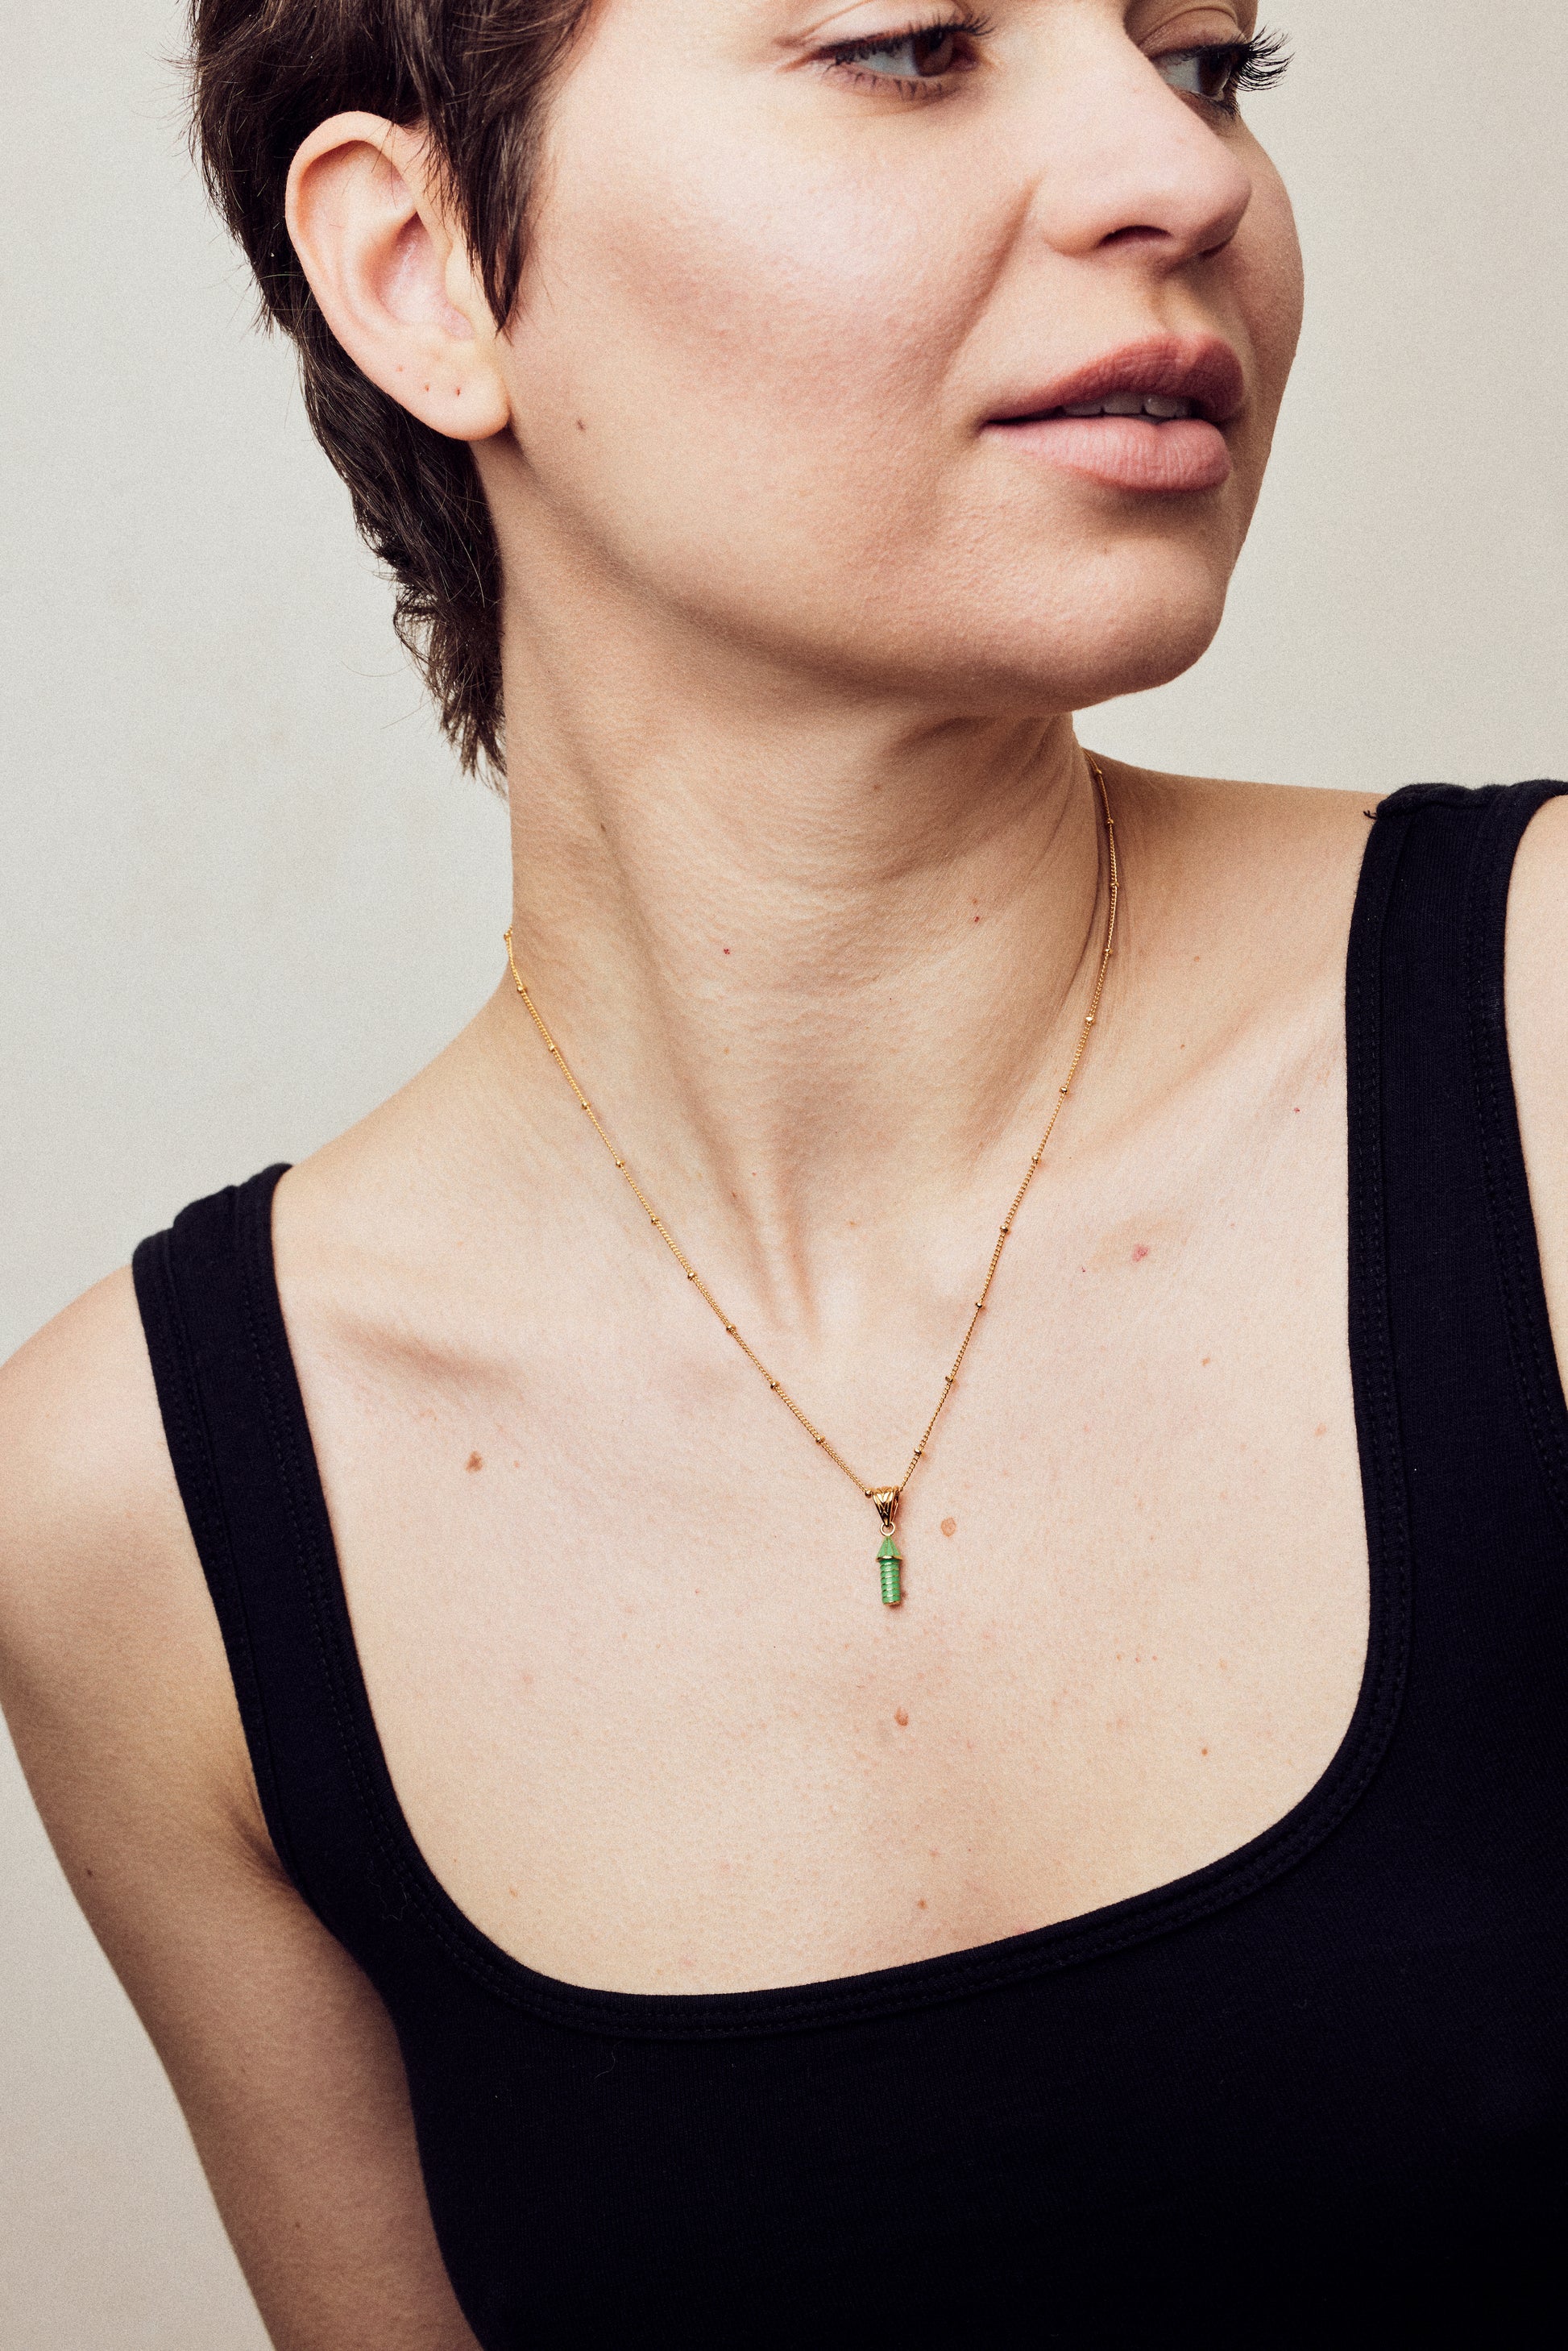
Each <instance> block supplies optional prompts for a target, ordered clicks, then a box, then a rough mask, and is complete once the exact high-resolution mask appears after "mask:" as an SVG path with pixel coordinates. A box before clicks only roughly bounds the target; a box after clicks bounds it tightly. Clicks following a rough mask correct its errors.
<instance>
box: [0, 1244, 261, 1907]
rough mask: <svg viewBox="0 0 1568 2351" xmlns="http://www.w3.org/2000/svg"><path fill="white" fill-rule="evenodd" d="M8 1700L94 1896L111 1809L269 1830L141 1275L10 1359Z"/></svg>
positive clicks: (1, 1574)
mask: <svg viewBox="0 0 1568 2351" xmlns="http://www.w3.org/2000/svg"><path fill="white" fill-rule="evenodd" d="M0 1699H3V1700H4V1704H5V1713H6V1716H7V1719H8V1720H9V1722H10V1725H11V1729H12V1731H13V1734H14V1736H15V1738H16V1745H17V1749H18V1751H19V1753H20V1755H21V1758H22V1762H23V1766H24V1769H25V1770H26V1773H27V1776H28V1779H29V1781H30V1782H31V1784H32V1786H33V1790H34V1793H35V1795H36V1798H37V1801H38V1803H39V1806H40V1809H41V1810H42V1812H43V1813H44V1816H45V1820H46V1823H47V1826H48V1828H49V1830H50V1834H51V1835H52V1836H53V1838H54V1841H55V1844H56V1847H57V1851H58V1852H59V1855H60V1858H61V1861H62V1862H63V1863H64V1865H65V1866H66V1869H67V1875H68V1876H71V1878H72V1881H73V1885H74V1886H75V1887H76V1891H77V1893H78V1898H81V1897H82V1896H83V1894H84V1886H83V1883H82V1882H80V1873H81V1870H82V1869H84V1868H85V1867H86V1866H87V1865H86V1863H85V1861H80V1860H79V1858H78V1847H79V1846H80V1845H81V1844H82V1840H83V1837H84V1836H87V1835H89V1834H90V1832H89V1830H88V1822H87V1820H86V1818H83V1817H78V1815H79V1814H82V1813H84V1811H85V1812H90V1811H91V1810H92V1808H93V1807H95V1806H103V1805H112V1806H114V1807H117V1808H118V1807H120V1806H124V1805H140V1806H142V1807H143V1808H151V1812H153V1813H156V1812H157V1811H158V1810H159V1809H160V1808H161V1807H165V1806H168V1807H172V1806H175V1805H179V1806H182V1807H183V1808H184V1810H185V1813H186V1818H185V1821H184V1823H183V1825H184V1827H185V1829H187V1830H188V1829H189V1827H190V1825H191V1821H190V1817H189V1815H190V1813H191V1810H192V1806H193V1805H194V1804H200V1803H202V1802H205V1803H206V1804H207V1805H208V1807H209V1809H210V1811H211V1813H212V1815H213V1827H214V1831H215V1832H216V1831H217V1829H218V1826H219V1823H220V1819H224V1820H226V1822H227V1824H228V1826H229V1827H230V1828H231V1829H236V1828H238V1829H243V1830H254V1828H255V1827H257V1826H259V1820H260V1814H259V1807H258V1806H257V1805H256V1802H255V1798H254V1783H252V1782H250V1778H249V1771H248V1766H247V1764H246V1761H245V1757H244V1740H243V1734H242V1733H241V1732H240V1730H239V1726H238V1719H237V1709H236V1708H234V1699H233V1693H232V1689H231V1687H230V1684H229V1679H228V1673H227V1667H226V1664H225V1660H224V1658H223V1648H222V1642H221V1638H220V1636H219V1634H218V1630H217V1625H216V1622H215V1619H214V1617H213V1610H212V1605H211V1603H210V1601H209V1599H208V1596H207V1592H206V1587H205V1583H204V1580H203V1578H202V1571H201V1566H200V1563H199V1562H198V1561H197V1558H196V1555H195V1549H194V1545H193V1544H192V1540H191V1535H190V1531H189V1530H188V1528H187V1526H186V1522H185V1515H184V1510H183V1509H182V1504H181V1500H180V1496H179V1491H178V1489H177V1487H176V1485H175V1482H174V1474H173V1470H172V1468H171V1463H170V1460H169V1456H168V1451H167V1449H166V1447H165V1446H164V1442H163V1433H162V1424H161V1416H160V1413H159V1408H158V1399H157V1395H156V1393H155V1391H154V1387H153V1382H152V1373H151V1365H150V1364H149V1362H148V1357H147V1350H146V1346H145V1344H144V1343H143V1339H142V1334H141V1323H140V1315H139V1313H138V1311H137V1305H136V1298H135V1292H134V1290H133V1286H132V1282H131V1277H130V1272H129V1271H128V1270H127V1271H121V1272H119V1273H116V1274H113V1275H111V1276H110V1277H109V1280H106V1281H102V1282H99V1284H98V1285H97V1287H96V1288H95V1289H93V1290H88V1292H87V1293H86V1295H85V1296H84V1297H82V1298H79V1299H78V1301H76V1303H75V1304H74V1305H72V1306H69V1307H67V1309H66V1311H65V1312H64V1313H63V1314H60V1315H57V1317H56V1319H55V1320H54V1321H53V1322H50V1323H48V1324H47V1326H46V1327H45V1329H44V1330H42V1331H41V1332H39V1333H38V1334H37V1336H36V1338H34V1339H32V1340H30V1341H29V1342H28V1343H27V1344H26V1346H25V1347H23V1348H22V1349H21V1351H20V1352H19V1353H17V1354H16V1355H14V1356H13V1357H12V1358H11V1360H10V1362H9V1363H7V1364H5V1365H4V1366H3V1367H0ZM236 1742H237V1743H236ZM143 1825H144V1826H148V1825H151V1823H143ZM91 1907H92V1904H91V1901H90V1899H89V1901H88V1908H89V1911H90V1910H91ZM96 1923H97V1920H96V1919H95V1924H96Z"/></svg>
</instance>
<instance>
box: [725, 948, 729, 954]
mask: <svg viewBox="0 0 1568 2351" xmlns="http://www.w3.org/2000/svg"><path fill="white" fill-rule="evenodd" d="M729 952H730V950H729V948H728V947H726V948H725V949H724V953H725V954H726V955H728V954H729Z"/></svg>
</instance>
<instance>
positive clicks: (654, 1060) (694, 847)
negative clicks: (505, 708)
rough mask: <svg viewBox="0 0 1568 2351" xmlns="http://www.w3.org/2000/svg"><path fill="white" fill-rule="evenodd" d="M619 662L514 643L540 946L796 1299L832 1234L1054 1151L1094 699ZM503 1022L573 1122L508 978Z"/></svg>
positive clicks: (611, 1066)
mask: <svg viewBox="0 0 1568 2351" xmlns="http://www.w3.org/2000/svg"><path fill="white" fill-rule="evenodd" d="M622 666H623V665H621V664H607V665H606V666H605V667H604V668H601V670H600V671H599V673H598V674H597V675H596V676H595V677H594V678H593V679H592V680H591V681H590V680H587V679H584V678H582V677H580V676H579V677H577V678H576V679H574V680H573V681H572V690H571V692H570V693H567V692H566V690H565V688H564V682H563V681H562V680H561V678H560V677H559V675H558V674H553V673H551V672H548V671H546V670H545V668H544V666H543V665H542V664H539V663H538V662H537V660H530V659H527V658H525V657H524V654H523V653H521V652H516V653H514V655H513V658H512V662H511V667H510V672H509V675H508V679H507V701H508V705H509V707H510V708H512V709H513V710H522V711H525V712H526V714H527V717H526V723H525V725H517V726H514V727H513V729H512V730H511V737H510V739H511V742H512V745H513V746H514V749H513V753H512V761H511V765H512V786H511V802H512V823H513V853H514V935H515V942H516V956H517V962H518V966H519V967H520V969H521V970H522V972H523V973H524V977H525V978H526V980H527V984H528V987H529V990H530V993H531V995H532V997H533V998H534V1000H535V1003H536V1005H537V1006H538V1008H539V1011H540V1013H541V1014H542V1016H543V1017H544V1019H545V1020H546V1021H547V1022H548V1024H549V1026H550V1028H551V1029H552V1031H553V1032H554V1034H555V1036H556V1040H558V1042H559V1044H560V1047H561V1050H562V1051H563V1053H564V1054H565V1056H566V1059H567V1061H569V1062H570V1063H571V1064H572V1067H573V1069H574V1071H575V1073H576V1077H577V1079H578V1081H579V1082H580V1083H581V1085H582V1086H583V1088H584V1090H585V1092H587V1095H588V1096H589V1098H590V1100H591V1101H592V1102H593V1103H594V1106H595V1109H596V1110H597V1113H599V1115H600V1117H601V1118H602V1119H603V1120H604V1122H605V1124H606V1126H607V1128H608V1129H609V1131H610V1132H611V1134H614V1135H615V1137H616V1139H617V1142H618V1147H619V1148H620V1149H621V1150H622V1151H624V1153H625V1155H626V1156H627V1158H628V1161H629V1163H630V1164H631V1165H632V1166H633V1167H634V1168H635V1169H636V1170H637V1171H638V1173H639V1176H640V1178H641V1179H642V1180H643V1182H644V1183H645V1185H646V1186H648V1188H649V1191H650V1192H651V1193H652V1195H653V1196H655V1198H656V1199H658V1201H659V1205H660V1206H661V1207H663V1208H665V1210H666V1211H667V1213H668V1214H669V1215H670V1218H671V1221H672V1222H673V1223H674V1224H676V1226H677V1227H678V1228H680V1230H681V1231H682V1232H683V1233H684V1234H685V1236H686V1238H687V1239H688V1240H689V1241H690V1243H691V1246H692V1247H693V1249H696V1248H698V1247H699V1246H700V1245H701V1246H705V1247H709V1248H714V1247H722V1249H724V1250H725V1251H726V1253H727V1255H729V1257H730V1259H731V1261H732V1262H733V1261H734V1259H735V1255H736V1253H737V1252H739V1253H741V1254H742V1255H743V1256H744V1257H745V1259H747V1260H748V1263H747V1273H748V1279H749V1280H752V1282H753V1284H754V1285H755V1286H756V1287H757V1289H758V1290H759V1291H760V1292H765V1293H766V1294H767V1295H768V1298H769V1301H770V1304H771V1305H772V1307H773V1308H774V1310H775V1311H780V1312H784V1313H787V1314H790V1315H791V1316H792V1317H794V1315H797V1314H799V1313H801V1312H802V1311H805V1301H806V1300H808V1299H809V1297H810V1295H811V1294H812V1292H813V1290H814V1289H815V1288H816V1287H817V1286H818V1284H819V1281H820V1278H821V1267H820V1264H819V1263H818V1262H817V1260H818V1259H820V1256H821V1253H822V1249H824V1248H830V1247H833V1246H835V1245H836V1244H835V1242H834V1241H833V1239H832V1238H831V1237H833V1236H842V1235H843V1234H844V1233H845V1232H846V1230H848V1231H849V1232H850V1233H851V1234H853V1233H855V1232H857V1231H860V1232H876V1231H881V1232H884V1233H886V1234H888V1236H889V1237H890V1238H889V1241H888V1247H889V1248H890V1249H897V1248H898V1246H899V1245H903V1246H906V1247H907V1246H908V1245H909V1242H910V1240H911V1239H913V1238H915V1236H916V1232H917V1230H918V1228H919V1226H920V1224H921V1223H922V1222H923V1221H925V1220H927V1219H929V1220H931V1221H932V1222H933V1223H935V1222H937V1221H938V1220H940V1221H943V1222H945V1221H947V1220H950V1219H951V1218H952V1217H954V1215H955V1214H963V1213H964V1212H965V1210H966V1209H967V1207H968V1204H969V1196H970V1194H971V1188H973V1187H981V1186H985V1187H989V1189H991V1190H994V1189H995V1188H996V1179H997V1177H998V1175H1000V1174H1001V1166H1000V1163H1001V1162H1002V1160H1003V1159H1004V1158H1005V1159H1008V1160H1009V1163H1010V1162H1011V1158H1012V1157H1014V1156H1017V1155H1018V1152H1017V1150H1016V1149H1015V1145H1020V1144H1021V1145H1022V1153H1023V1158H1024V1159H1025V1160H1026V1158H1027V1155H1028V1151H1029V1150H1030V1148H1032V1147H1033V1140H1037V1134H1035V1133H1034V1130H1035V1129H1036V1128H1038V1127H1039V1126H1043V1124H1044V1116H1045V1114H1046V1113H1047V1111H1048V1108H1049V1104H1050V1101H1051V1099H1052V1098H1053V1096H1054V1088H1055V1086H1056V1084H1057V1083H1059V1082H1060V1079H1061V1075H1062V1072H1061V1070H1060V1069H1058V1068H1057V1066H1056V1064H1057V1063H1058V1061H1061V1060H1062V1059H1063V1049H1064V1045H1065V1049H1066V1053H1067V1054H1068V1055H1069V1056H1070V1053H1071V1050H1072V1043H1073V1041H1074V1040H1075V1034H1076V1029H1077V1024H1078V1023H1079V1021H1081V1019H1082V1017H1083V1011H1084V1004H1083V1002H1081V1001H1080V1000H1079V999H1080V997H1081V996H1084V995H1085V994H1086V988H1087V986H1088V985H1089V984H1090V983H1091V981H1092V974H1093V967H1094V965H1095V961H1096V954H1097V948H1098V935H1097V925H1098V923H1099V920H1100V918H1101V915H1102V914H1103V909H1104V903H1105V902H1104V891H1103V855H1102V832H1101V827H1100V822H1099V809H1098V795H1097V792H1096V789H1095V786H1094V784H1093V781H1092V779H1091V777H1090V774H1089V770H1088V768H1087V764H1086V762H1085V759H1084V757H1083V755H1082V753H1081V752H1080V751H1079V750H1078V748H1077V746H1076V743H1075V738H1074V735H1073V731H1072V726H1071V722H1070V720H1068V719H1066V718H1051V719H1045V720H1040V719H1031V720H1029V721H1026V722H1023V721H1018V720H1006V721H999V720H995V719H987V720H968V719H954V718H946V719H936V718H933V716H931V714H930V712H929V709H927V710H924V711H921V710H919V709H915V708H912V707H911V708H908V709H904V710H898V709H890V708H889V707H888V705H887V704H886V703H878V704H877V705H874V706H869V707H868V706H867V705H865V704H864V703H860V704H859V705H856V704H853V703H846V698H845V696H844V695H843V694H842V693H834V692H829V691H826V690H818V691H816V692H815V693H814V692H813V691H812V690H810V689H809V688H806V687H800V688H797V689H796V690H792V691H791V692H790V693H788V694H783V693H781V692H780V691H779V690H778V688H777V685H776V683H775V682H774V681H763V682H762V683H761V684H759V685H758V686H757V688H756V690H755V691H753V693H752V694H750V695H747V694H745V693H744V692H737V691H732V690H730V686H731V685H732V681H731V682H729V684H727V685H726V688H725V690H723V691H722V692H721V691H720V690H718V689H716V688H715V687H714V685H713V684H712V681H711V678H709V679H705V681H704V690H703V691H702V692H701V693H698V692H695V691H693V692H691V693H689V694H687V695H680V694H679V693H671V691H670V684H669V678H668V674H663V675H661V677H660V681H659V690H658V691H657V692H655V691H646V692H645V691H641V690H639V688H640V687H641V685H642V683H643V682H642V681H641V680H639V679H638V678H635V677H632V678H628V677H627V676H626V675H624V674H616V672H617V671H618V669H620V668H621V667H622ZM628 714H629V716H628ZM489 1018H490V1019H491V1021H492V1022H493V1024H494V1029H495V1031H496V1033H497V1039H498V1045H499V1050H502V1051H503V1052H504V1055H505V1060H506V1066H507V1068H508V1071H510V1073H511V1075H512V1076H513V1078H514V1080H515V1081H516V1082H517V1083H518V1084H520V1085H521V1086H522V1087H523V1089H524V1092H526V1094H527V1097H528V1100H529V1102H530V1111H531V1115H532V1116H533V1117H535V1118H539V1117H543V1118H544V1119H545V1120H546V1121H548V1122H549V1123H551V1125H552V1127H554V1128H555V1129H556V1132H559V1131H560V1129H561V1125H562V1121H561V1120H560V1118H559V1115H558V1112H557V1109H556V1104H555V1102H554V1100H553V1091H552V1090H554V1091H555V1092H558V1094H559V1097H560V1101H561V1102H563V1103H567V1104H568V1106H569V1099H568V1098H567V1097H566V1090H565V1087H564V1086H563V1085H562V1084H561V1081H560V1080H559V1078H558V1077H557V1075H556V1072H555V1071H553V1070H552V1069H551V1068H550V1066H549V1061H548V1056H547V1055H546V1054H545V1050H544V1048H543V1046H542V1044H541V1043H540V1041H539V1040H538V1038H537V1037H536V1035H535V1032H534V1029H533V1024H532V1023H531V1022H530V1021H529V1020H528V1019H527V1016H526V1013H525V1011H524V1008H523V1007H522V1006H521V1005H520V1004H519V1003H518V1002H517V1000H516V998H515V995H514V993H513V992H512V988H511V983H510V980H508V982H507V984H506V987H505V989H504V992H503V993H502V995H501V996H500V997H498V998H497V1001H496V1003H495V1005H494V1006H493V1008H492V1012H491V1015H490V1016H489ZM503 1040H504V1041H503ZM1026 1134H1027V1135H1028V1136H1029V1137H1030V1138H1031V1139H1030V1140H1027V1141H1026V1140H1024V1139H1023V1138H1024V1137H1025V1135H1026ZM1017 1172H1018V1173H1020V1174H1021V1173H1022V1166H1020V1168H1019V1169H1018V1170H1017ZM1002 1180H1003V1182H1004V1183H1005V1178H1003V1179H1002Z"/></svg>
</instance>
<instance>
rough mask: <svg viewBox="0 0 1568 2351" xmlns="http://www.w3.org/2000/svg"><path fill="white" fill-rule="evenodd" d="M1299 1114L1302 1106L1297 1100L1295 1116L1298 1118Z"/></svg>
mask: <svg viewBox="0 0 1568 2351" xmlns="http://www.w3.org/2000/svg"><path fill="white" fill-rule="evenodd" d="M1301 1114H1302V1106H1301V1104H1300V1102H1297V1104H1296V1116H1297V1117H1298V1118H1300V1116H1301Z"/></svg>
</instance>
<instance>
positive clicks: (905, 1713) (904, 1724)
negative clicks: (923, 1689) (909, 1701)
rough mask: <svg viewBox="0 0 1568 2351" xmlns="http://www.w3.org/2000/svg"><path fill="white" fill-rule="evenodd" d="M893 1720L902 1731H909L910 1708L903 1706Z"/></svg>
mask: <svg viewBox="0 0 1568 2351" xmlns="http://www.w3.org/2000/svg"><path fill="white" fill-rule="evenodd" d="M893 1719H894V1721H895V1722H896V1723H897V1724H898V1728H899V1729H900V1730H907V1729H909V1708H908V1707H907V1706H901V1707H900V1708H898V1712H897V1714H895V1715H894V1717H893Z"/></svg>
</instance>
